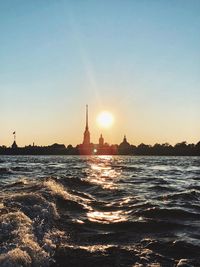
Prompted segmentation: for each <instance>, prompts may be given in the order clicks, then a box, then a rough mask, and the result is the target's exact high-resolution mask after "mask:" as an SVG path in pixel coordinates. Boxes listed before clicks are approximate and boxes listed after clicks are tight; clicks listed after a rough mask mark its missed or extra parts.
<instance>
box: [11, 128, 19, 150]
mask: <svg viewBox="0 0 200 267" xmlns="http://www.w3.org/2000/svg"><path fill="white" fill-rule="evenodd" d="M13 136H14V142H13V144H12V146H11V148H12V149H17V148H18V146H17V143H16V132H15V131H14V132H13Z"/></svg>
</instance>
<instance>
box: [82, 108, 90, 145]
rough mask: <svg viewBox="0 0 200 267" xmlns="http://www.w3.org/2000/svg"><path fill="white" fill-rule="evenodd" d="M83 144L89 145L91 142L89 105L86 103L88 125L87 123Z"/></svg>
mask: <svg viewBox="0 0 200 267" xmlns="http://www.w3.org/2000/svg"><path fill="white" fill-rule="evenodd" d="M83 144H84V145H86V146H88V145H89V144H90V132H89V127H88V105H86V125H85V132H84V136H83Z"/></svg>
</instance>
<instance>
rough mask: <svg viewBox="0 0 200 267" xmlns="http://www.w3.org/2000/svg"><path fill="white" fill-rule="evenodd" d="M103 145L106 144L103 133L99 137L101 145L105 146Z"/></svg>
mask: <svg viewBox="0 0 200 267" xmlns="http://www.w3.org/2000/svg"><path fill="white" fill-rule="evenodd" d="M103 145H104V138H103V136H102V134H101V135H100V137H99V147H103Z"/></svg>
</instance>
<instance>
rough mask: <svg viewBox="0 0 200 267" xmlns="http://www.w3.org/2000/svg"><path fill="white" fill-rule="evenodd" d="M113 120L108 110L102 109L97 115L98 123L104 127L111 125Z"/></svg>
mask: <svg viewBox="0 0 200 267" xmlns="http://www.w3.org/2000/svg"><path fill="white" fill-rule="evenodd" d="M113 122H114V118H113V115H112V114H111V113H110V112H108V111H102V112H101V113H100V114H99V115H98V117H97V123H98V125H99V126H101V127H104V128H108V127H110V126H112V124H113Z"/></svg>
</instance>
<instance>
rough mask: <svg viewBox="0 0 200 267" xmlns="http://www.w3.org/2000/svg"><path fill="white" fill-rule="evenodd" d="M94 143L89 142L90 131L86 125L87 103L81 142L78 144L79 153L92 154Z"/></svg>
mask: <svg viewBox="0 0 200 267" xmlns="http://www.w3.org/2000/svg"><path fill="white" fill-rule="evenodd" d="M93 150H94V145H93V144H91V143H90V131H89V126H88V105H86V125H85V131H84V134H83V143H82V144H81V145H79V153H80V155H91V154H93Z"/></svg>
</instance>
